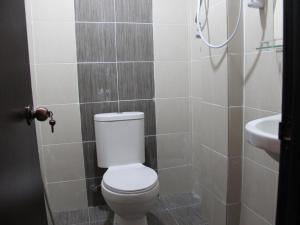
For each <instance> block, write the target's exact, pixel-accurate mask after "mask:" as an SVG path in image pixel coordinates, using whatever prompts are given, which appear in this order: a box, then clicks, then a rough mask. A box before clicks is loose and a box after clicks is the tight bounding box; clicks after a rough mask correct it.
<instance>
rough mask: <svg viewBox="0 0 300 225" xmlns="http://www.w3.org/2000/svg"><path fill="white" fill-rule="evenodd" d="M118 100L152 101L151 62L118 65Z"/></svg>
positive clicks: (152, 74) (152, 71) (152, 76)
mask: <svg viewBox="0 0 300 225" xmlns="http://www.w3.org/2000/svg"><path fill="white" fill-rule="evenodd" d="M118 72H119V80H118V81H119V96H120V100H130V99H152V98H153V97H154V68H153V63H152V62H146V63H118Z"/></svg>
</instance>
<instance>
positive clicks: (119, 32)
mask: <svg viewBox="0 0 300 225" xmlns="http://www.w3.org/2000/svg"><path fill="white" fill-rule="evenodd" d="M114 3H115V5H114ZM115 13H116V14H115ZM75 18H76V44H77V61H78V62H79V65H78V84H79V97H80V112H81V127H82V140H83V142H84V144H83V148H84V161H85V172H86V185H87V198H88V205H89V206H96V205H101V206H102V205H104V203H105V202H104V199H103V197H102V195H101V193H100V192H95V186H97V185H100V184H101V180H102V176H103V173H104V172H105V170H103V169H100V168H98V166H97V156H96V147H95V133H94V114H97V113H108V112H117V111H118V101H120V100H129V101H121V102H119V104H120V111H142V112H144V113H145V135H153V136H147V137H146V138H145V145H146V146H145V151H146V165H147V166H150V167H152V168H154V169H156V168H157V159H156V158H157V153H156V148H157V147H156V137H155V134H156V121H155V103H154V101H153V97H154V69H153V62H152V61H153V29H152V24H151V23H152V0H75ZM115 18H116V20H117V22H120V23H117V24H115V23H114V22H116V21H115ZM122 22H126V23H122ZM115 28H116V30H115ZM116 54H118V55H116ZM116 61H121V62H119V63H118V64H117V62H116ZM124 61H126V62H124ZM128 61H130V62H128ZM142 61H143V62H142ZM145 61H147V62H145ZM118 97H120V98H118ZM137 99H141V100H137ZM148 99H149V100H148ZM130 100H131V101H130ZM132 100H134V101H132ZM103 209H104V208H101V207H100V208H95V207H93V208H90V209H89V215H90V224H94V225H96V224H99V225H100V224H112V214H111V212H108V211H105V210H103ZM83 223H85V221H83Z"/></svg>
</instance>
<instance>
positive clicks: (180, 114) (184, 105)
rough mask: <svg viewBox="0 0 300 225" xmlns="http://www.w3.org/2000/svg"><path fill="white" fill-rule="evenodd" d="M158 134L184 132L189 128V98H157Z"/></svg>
mask: <svg viewBox="0 0 300 225" xmlns="http://www.w3.org/2000/svg"><path fill="white" fill-rule="evenodd" d="M155 108H156V131H157V134H168V133H182V132H188V130H189V101H188V99H187V98H182V99H181V98H179V99H157V100H156V102H155Z"/></svg>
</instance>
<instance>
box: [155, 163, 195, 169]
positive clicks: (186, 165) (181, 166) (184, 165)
mask: <svg viewBox="0 0 300 225" xmlns="http://www.w3.org/2000/svg"><path fill="white" fill-rule="evenodd" d="M184 167H190V164H183V165H180V166H172V167H166V168H161V169H159V168H158V169H157V171H164V170H169V169H179V168H184Z"/></svg>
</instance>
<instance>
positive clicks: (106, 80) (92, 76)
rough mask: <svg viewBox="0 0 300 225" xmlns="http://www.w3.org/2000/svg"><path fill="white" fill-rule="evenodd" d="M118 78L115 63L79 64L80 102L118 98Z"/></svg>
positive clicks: (114, 99)
mask: <svg viewBox="0 0 300 225" xmlns="http://www.w3.org/2000/svg"><path fill="white" fill-rule="evenodd" d="M117 80H118V78H117V65H116V64H115V63H92V64H89V63H87V64H86V63H85V64H78V86H79V100H80V103H85V102H100V101H116V100H118V90H117V87H118V84H117ZM87 87H88V88H87Z"/></svg>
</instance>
